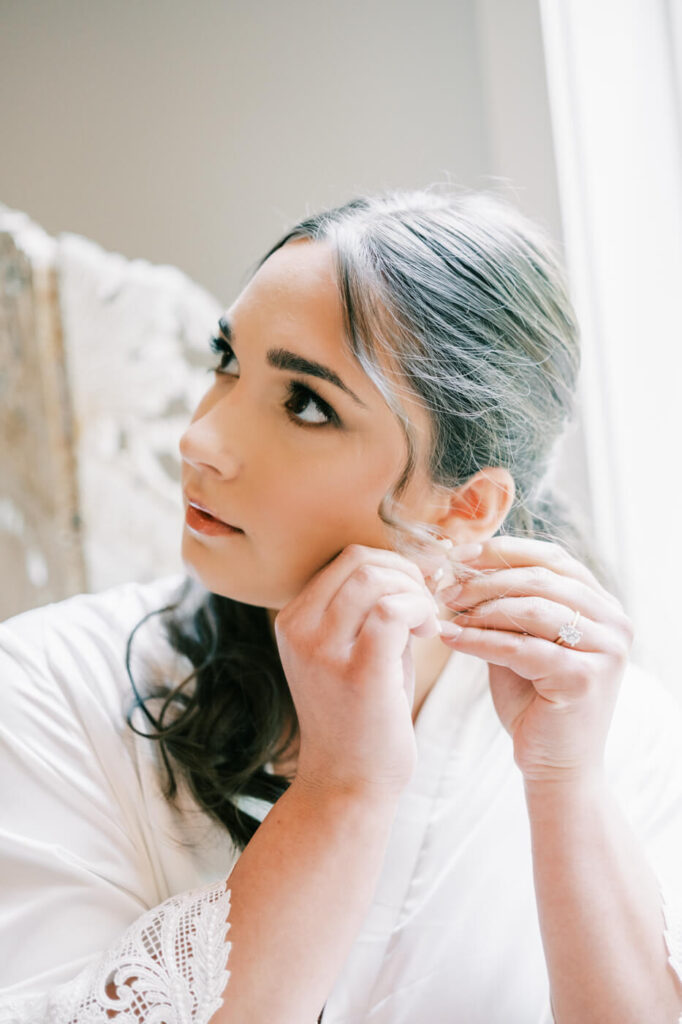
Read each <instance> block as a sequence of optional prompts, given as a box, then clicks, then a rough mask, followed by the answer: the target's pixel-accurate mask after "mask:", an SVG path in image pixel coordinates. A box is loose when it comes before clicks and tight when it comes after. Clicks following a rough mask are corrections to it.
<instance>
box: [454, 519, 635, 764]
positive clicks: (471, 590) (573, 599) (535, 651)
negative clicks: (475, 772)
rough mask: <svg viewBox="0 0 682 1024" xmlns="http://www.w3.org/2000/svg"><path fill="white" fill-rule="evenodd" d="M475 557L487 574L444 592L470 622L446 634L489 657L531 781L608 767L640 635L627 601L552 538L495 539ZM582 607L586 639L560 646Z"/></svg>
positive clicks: (497, 694) (496, 698)
mask: <svg viewBox="0 0 682 1024" xmlns="http://www.w3.org/2000/svg"><path fill="white" fill-rule="evenodd" d="M455 554H456V550H455ZM467 562H468V564H470V565H471V566H472V567H475V568H477V569H482V570H483V571H484V572H485V575H484V576H482V577H479V578H475V579H472V580H470V581H467V582H465V583H464V584H463V585H462V586H461V589H460V590H459V592H458V593H456V594H454V593H453V591H454V589H455V588H453V587H448V588H446V589H444V590H441V591H440V592H439V593H438V594H437V599H438V600H440V601H442V602H443V603H444V604H445V605H446V606H447V607H448V608H450V609H452V610H455V611H457V612H458V614H457V615H456V617H455V619H454V620H453V621H454V622H455V623H456V624H457V625H458V626H461V627H463V630H462V632H461V633H460V634H459V636H457V637H456V638H454V639H449V638H445V637H443V640H444V642H445V643H447V644H449V645H450V646H452V647H453V648H455V649H456V650H458V651H463V652H464V653H466V654H472V655H474V656H475V657H477V658H482V659H484V660H485V661H487V662H488V664H489V666H490V668H489V677H490V690H491V693H492V698H493V702H494V705H495V709H496V711H497V713H498V715H499V717H500V720H501V722H502V724H503V725H504V727H505V729H506V730H507V732H508V733H509V734H510V735H511V737H512V739H513V741H514V760H515V761H516V763H517V765H518V766H519V768H520V769H521V771H522V773H523V775H524V778H525V779H526V781H533V782H536V781H540V782H542V781H546V780H551V781H556V780H562V781H563V780H574V779H577V778H581V777H584V776H588V775H590V774H592V773H593V772H594V771H595V769H596V770H600V769H601V767H602V766H603V756H604V748H605V745H606V737H607V734H608V730H609V725H610V723H611V718H612V715H613V711H614V708H615V704H616V699H617V696H618V691H619V688H620V683H621V680H622V678H623V674H624V671H625V667H626V665H627V661H628V657H629V653H630V648H631V646H632V641H633V627H632V622H631V621H630V619H629V618H628V617H627V615H626V614H625V612H624V611H623V608H622V606H621V604H620V602H619V601H618V600H617V599H616V598H615V597H614V596H613V595H612V594H609V593H608V591H607V590H605V589H604V587H603V586H602V585H601V584H600V583H599V582H598V580H597V579H596V578H595V576H594V575H593V574H592V573H591V572H590V570H589V569H587V568H586V567H585V566H584V565H582V563H580V562H579V561H577V560H576V559H575V558H573V557H572V556H571V555H569V554H568V553H567V552H566V551H565V550H564V549H563V548H561V547H560V546H559V545H558V544H554V543H550V542H548V541H540V540H532V539H527V538H522V537H507V536H501V537H493V538H492V539H491V540H488V541H486V542H484V544H483V550H482V552H481V554H480V555H478V556H476V557H475V558H473V559H470V560H469V559H468V560H467ZM460 609H463V610H462V611H460ZM576 611H579V612H580V619H579V621H578V623H577V629H578V630H579V632H580V633H581V634H582V636H581V638H580V640H578V642H577V643H576V644H575V646H568V645H567V644H557V643H555V641H556V640H557V639H559V630H560V629H561V627H562V626H564V625H570V624H571V622H572V620H573V618H574V613H575V612H576Z"/></svg>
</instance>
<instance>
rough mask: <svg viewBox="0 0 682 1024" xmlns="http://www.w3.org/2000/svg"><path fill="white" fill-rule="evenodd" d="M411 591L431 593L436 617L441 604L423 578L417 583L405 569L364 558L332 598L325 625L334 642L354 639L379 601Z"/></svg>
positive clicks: (344, 642)
mask: <svg viewBox="0 0 682 1024" xmlns="http://www.w3.org/2000/svg"><path fill="white" fill-rule="evenodd" d="M410 592H412V593H415V594H421V595H422V596H424V595H426V596H428V597H429V600H430V602H431V606H432V613H433V618H434V619H436V618H437V617H438V606H437V604H436V602H435V599H434V598H433V597H432V596H431V595H430V593H429V591H428V589H427V587H426V584H425V583H424V581H423V580H422V581H421V583H417V582H416V580H414V579H413V578H412V576H409V575H408V574H407V573H405V572H403V570H402V569H400V570H399V569H394V568H386V567H385V566H378V565H374V564H372V563H368V562H364V563H363V564H362V565H359V566H358V567H357V568H356V569H354V570H353V572H352V573H351V574H350V576H349V577H348V578H347V579H346V580H344V581H343V583H342V584H341V586H340V587H339V589H338V590H337V592H336V594H335V595H334V597H333V598H332V599H331V601H330V603H329V605H328V607H327V610H326V612H325V615H324V622H325V627H326V629H328V630H329V632H330V633H331V634H332V635H333V636H334V638H335V641H334V642H335V643H339V644H342V645H343V644H347V643H352V642H353V641H354V640H355V638H356V637H357V635H358V632H359V631H360V629H361V627H362V624H363V622H364V621H365V619H366V617H367V614H368V612H369V611H370V610H371V609H372V608H373V607H374V605H375V604H376V603H377V601H379V600H380V599H381V598H382V597H385V596H387V595H389V594H406V593H407V594H409V593H410Z"/></svg>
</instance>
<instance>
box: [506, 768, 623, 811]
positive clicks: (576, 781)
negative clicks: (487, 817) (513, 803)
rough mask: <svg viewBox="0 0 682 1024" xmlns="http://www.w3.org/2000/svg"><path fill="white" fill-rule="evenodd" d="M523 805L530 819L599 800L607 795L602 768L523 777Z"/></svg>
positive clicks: (606, 784)
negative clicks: (537, 814)
mask: <svg viewBox="0 0 682 1024" xmlns="http://www.w3.org/2000/svg"><path fill="white" fill-rule="evenodd" d="M523 784H524V791H525V796H526V805H527V807H528V811H529V813H530V814H531V816H532V815H533V814H535V813H547V812H551V811H553V810H556V811H557V812H558V813H560V814H565V813H566V812H567V811H569V810H570V808H571V807H576V806H584V805H586V804H593V803H598V802H600V801H602V800H603V799H604V798H605V797H606V794H607V792H608V783H607V780H606V775H605V773H604V769H603V766H599V768H594V769H591V770H587V771H580V772H568V773H565V774H555V775H552V776H545V777H537V776H536V777H533V778H524V780H523Z"/></svg>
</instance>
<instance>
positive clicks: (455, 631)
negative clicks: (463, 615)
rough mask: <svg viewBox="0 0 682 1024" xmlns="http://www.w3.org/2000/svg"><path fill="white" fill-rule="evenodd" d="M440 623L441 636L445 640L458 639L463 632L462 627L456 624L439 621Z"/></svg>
mask: <svg viewBox="0 0 682 1024" xmlns="http://www.w3.org/2000/svg"><path fill="white" fill-rule="evenodd" d="M438 621H439V625H440V635H441V636H442V637H443V639H446V640H454V639H455V637H458V636H459V634H460V633H461V632H462V627H461V626H456V625H455V623H454V622H444V621H443V620H442V619H439V620H438Z"/></svg>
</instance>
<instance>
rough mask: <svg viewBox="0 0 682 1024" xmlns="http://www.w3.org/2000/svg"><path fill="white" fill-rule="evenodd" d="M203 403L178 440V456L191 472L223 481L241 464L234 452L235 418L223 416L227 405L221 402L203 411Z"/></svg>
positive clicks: (235, 441) (235, 449) (234, 473)
mask: <svg viewBox="0 0 682 1024" xmlns="http://www.w3.org/2000/svg"><path fill="white" fill-rule="evenodd" d="M203 404H204V402H203V401H202V402H201V403H200V404H199V407H198V409H197V411H196V412H195V414H194V416H193V418H192V421H191V423H190V425H189V426H188V427H187V429H186V430H185V431H184V433H183V434H182V436H181V438H180V441H179V444H178V448H179V450H180V455H181V457H182V459H183V461H185V462H187V463H189V464H190V465H191V466H193V467H194V469H197V470H201V471H202V472H206V471H209V472H211V473H213V475H215V476H220V477H223V478H230V477H234V476H236V475H237V474H238V472H239V470H240V468H241V464H242V459H241V456H240V455H239V453H238V451H237V448H238V445H239V440H238V437H237V436H236V431H235V430H234V429H233V428H234V427H235V426H236V423H235V416H230V415H226V410H225V406H226V404H229V403H225V402H224V401H223V402H214V403H213V404H212V405H210V406H207V407H206V409H205V410H204V411H202V406H203Z"/></svg>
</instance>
